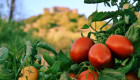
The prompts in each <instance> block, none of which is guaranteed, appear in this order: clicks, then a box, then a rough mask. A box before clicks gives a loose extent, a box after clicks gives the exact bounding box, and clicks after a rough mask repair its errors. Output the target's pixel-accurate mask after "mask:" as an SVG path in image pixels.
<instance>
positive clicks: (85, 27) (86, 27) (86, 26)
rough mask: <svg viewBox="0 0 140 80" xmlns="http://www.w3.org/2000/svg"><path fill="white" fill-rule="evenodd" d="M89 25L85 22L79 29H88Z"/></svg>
mask: <svg viewBox="0 0 140 80" xmlns="http://www.w3.org/2000/svg"><path fill="white" fill-rule="evenodd" d="M88 28H89V26H88V25H87V24H85V25H84V26H83V27H82V28H81V29H88Z"/></svg>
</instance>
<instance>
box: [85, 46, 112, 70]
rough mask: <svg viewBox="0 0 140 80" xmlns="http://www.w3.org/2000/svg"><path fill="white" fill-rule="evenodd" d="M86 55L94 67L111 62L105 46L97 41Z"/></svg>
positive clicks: (103, 65) (108, 51) (110, 56)
mask: <svg viewBox="0 0 140 80" xmlns="http://www.w3.org/2000/svg"><path fill="white" fill-rule="evenodd" d="M88 57H89V62H90V63H91V64H92V65H93V66H94V67H96V68H103V67H105V66H107V65H108V64H109V63H110V62H111V58H112V55H111V52H110V50H109V48H108V47H107V46H105V45H104V44H102V43H98V44H95V45H93V46H92V47H91V49H90V51H89V54H88Z"/></svg>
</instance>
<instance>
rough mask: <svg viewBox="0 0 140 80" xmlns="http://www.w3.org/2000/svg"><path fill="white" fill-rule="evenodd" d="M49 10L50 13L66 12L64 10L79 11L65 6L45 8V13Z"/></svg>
mask: <svg viewBox="0 0 140 80" xmlns="http://www.w3.org/2000/svg"><path fill="white" fill-rule="evenodd" d="M46 12H49V13H56V12H59V13H64V12H72V13H78V11H77V9H72V10H71V9H69V8H65V7H52V8H50V9H49V8H44V13H46Z"/></svg>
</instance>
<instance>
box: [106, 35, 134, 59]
mask: <svg viewBox="0 0 140 80" xmlns="http://www.w3.org/2000/svg"><path fill="white" fill-rule="evenodd" d="M106 44H107V46H108V47H109V49H110V50H111V51H112V52H113V53H114V55H115V56H116V57H118V58H126V57H129V56H130V54H133V53H134V47H133V44H132V43H131V42H130V40H128V39H127V38H126V37H124V36H122V35H111V36H110V37H108V39H107V40H106Z"/></svg>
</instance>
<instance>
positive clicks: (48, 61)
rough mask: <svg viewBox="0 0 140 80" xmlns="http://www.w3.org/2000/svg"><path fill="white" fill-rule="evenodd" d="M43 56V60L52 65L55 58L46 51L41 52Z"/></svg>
mask: <svg viewBox="0 0 140 80" xmlns="http://www.w3.org/2000/svg"><path fill="white" fill-rule="evenodd" d="M43 58H44V59H45V61H46V62H47V63H48V64H49V65H50V66H52V65H53V64H54V63H55V60H54V59H53V58H52V57H51V56H50V55H49V54H47V53H43Z"/></svg>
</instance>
